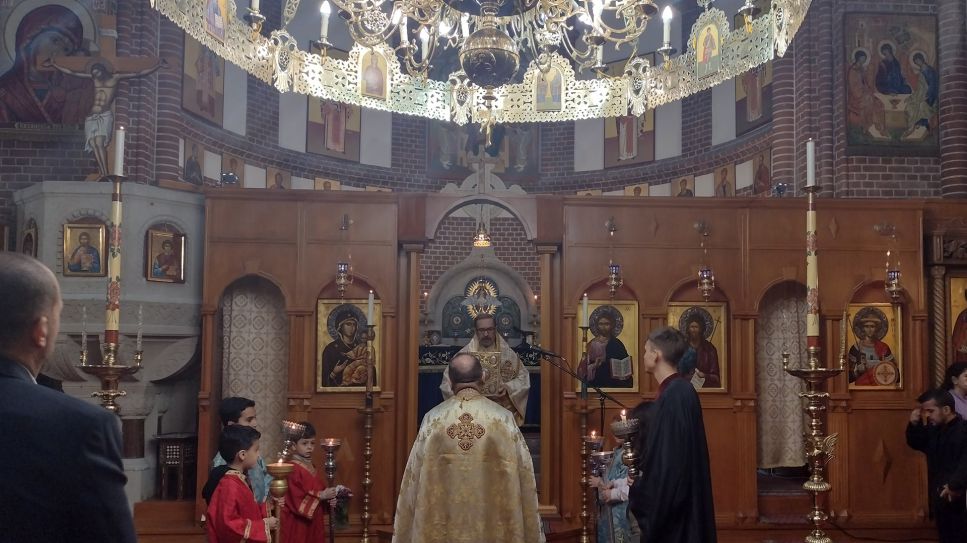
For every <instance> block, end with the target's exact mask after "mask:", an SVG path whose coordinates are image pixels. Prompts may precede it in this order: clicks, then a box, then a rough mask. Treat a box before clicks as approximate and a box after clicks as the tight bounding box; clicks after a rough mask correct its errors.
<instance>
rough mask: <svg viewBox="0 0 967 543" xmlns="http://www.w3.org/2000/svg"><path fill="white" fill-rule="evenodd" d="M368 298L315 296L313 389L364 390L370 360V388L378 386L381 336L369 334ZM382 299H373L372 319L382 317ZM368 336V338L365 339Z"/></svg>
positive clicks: (375, 388) (380, 371)
mask: <svg viewBox="0 0 967 543" xmlns="http://www.w3.org/2000/svg"><path fill="white" fill-rule="evenodd" d="M366 311H367V300H365V299H363V300H340V299H328V300H327V299H323V300H318V302H317V305H316V390H317V391H318V392H361V391H365V390H366V379H367V376H368V371H367V367H368V365H369V364H370V362H372V364H373V375H372V379H373V383H372V385H373V390H375V391H378V390H380V388H379V385H380V383H381V379H382V376H383V373H382V367H381V362H382V361H381V360H380V357H379V352H380V344H381V342H382V338H381V337H380V333H379V332H380V331H379V330H375V332H374V337H372V338H368V337H367V333H368V327H367V324H368V323H367V321H366ZM382 315H383V312H382V303H381V302H380V301H379V300H376V301H375V302H374V303H373V322H374V323H378V322H380V320H381V318H382ZM368 340H371V341H368Z"/></svg>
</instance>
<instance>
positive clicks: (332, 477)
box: [319, 437, 342, 543]
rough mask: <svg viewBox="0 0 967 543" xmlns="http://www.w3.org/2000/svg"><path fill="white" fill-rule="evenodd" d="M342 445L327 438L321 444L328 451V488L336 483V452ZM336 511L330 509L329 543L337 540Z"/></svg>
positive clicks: (337, 440)
mask: <svg viewBox="0 0 967 543" xmlns="http://www.w3.org/2000/svg"><path fill="white" fill-rule="evenodd" d="M340 445H342V440H340V439H336V438H334V437H327V438H326V439H323V440H322V441H320V442H319V446H320V447H322V448H323V449H325V451H326V461H325V463H324V464H323V469H324V470H325V472H326V487H327V488H332V485H333V484H335V482H336V451H338V450H339V447H340ZM334 515H335V511H333V509H332V508H330V509H329V543H333V541H335V540H336V523H335V521H334V519H335V516H334Z"/></svg>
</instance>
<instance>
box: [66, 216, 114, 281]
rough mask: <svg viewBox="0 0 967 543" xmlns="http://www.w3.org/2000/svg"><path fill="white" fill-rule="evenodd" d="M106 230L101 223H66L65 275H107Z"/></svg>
mask: <svg viewBox="0 0 967 543" xmlns="http://www.w3.org/2000/svg"><path fill="white" fill-rule="evenodd" d="M106 232H107V227H106V226H104V224H101V223H72V224H65V225H64V276H67V277H70V276H73V277H106V276H107V260H105V259H104V256H105V250H106V249H107V242H106Z"/></svg>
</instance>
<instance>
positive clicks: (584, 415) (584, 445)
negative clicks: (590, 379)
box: [575, 315, 591, 543]
mask: <svg viewBox="0 0 967 543" xmlns="http://www.w3.org/2000/svg"><path fill="white" fill-rule="evenodd" d="M585 317H587V315H585ZM580 328H581V345H582V348H581V360H585V359H586V358H587V356H588V352H587V345H588V330H590V328H589V327H588V326H587V325H586V324H585V325H584V326H581V327H580ZM575 413H577V414H578V416H579V417H580V419H581V436H582V438H581V539H580V542H581V543H589V542H590V541H591V535H590V533H589V532H588V520H590V518H591V514H590V513H589V512H588V491H589V490H590V489H591V478H590V477H589V475H588V442H587V440H586V439H585V436H586V435H587V433H588V385H587V384H586V383H583V382H582V383H581V403H580V407H578V408H577V409H575Z"/></svg>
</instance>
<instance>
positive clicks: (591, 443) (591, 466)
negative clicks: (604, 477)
mask: <svg viewBox="0 0 967 543" xmlns="http://www.w3.org/2000/svg"><path fill="white" fill-rule="evenodd" d="M582 439H583V440H584V442H585V443H586V444H587V449H588V455H587V470H588V489H589V490H590V488H591V476H596V477H600V476H601V470H600V469H598V466H597V460H596V458H595V455H597V454H599V452H600V451H601V447H602V446H603V445H604V436H599V435H597V434H595V433H594V432H591V435H588V436H584V437H583V438H582ZM594 503H595V504H597V503H599V502H598V499H597V492H595V500H594ZM597 512H598V508H597V507H595V508H593V509H592V510H591V511H590V512H589V513H590V516H589V520H592V521H593V522H589V524H593V525H594V526H597V525H598V514H597ZM595 533H597V530H595Z"/></svg>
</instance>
